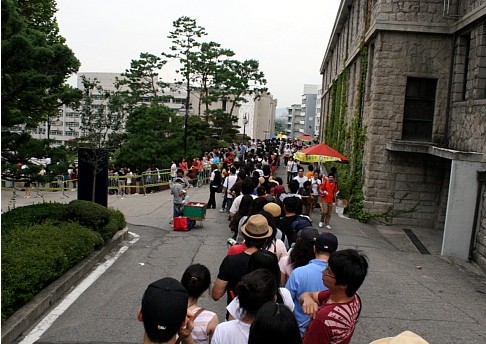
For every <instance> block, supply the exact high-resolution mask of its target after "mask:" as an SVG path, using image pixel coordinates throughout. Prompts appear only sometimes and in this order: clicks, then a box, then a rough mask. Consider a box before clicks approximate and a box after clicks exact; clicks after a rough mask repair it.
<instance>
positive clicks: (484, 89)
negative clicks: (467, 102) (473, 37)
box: [475, 25, 486, 99]
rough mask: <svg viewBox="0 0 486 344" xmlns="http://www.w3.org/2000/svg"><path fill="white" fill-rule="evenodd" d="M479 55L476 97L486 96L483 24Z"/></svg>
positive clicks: (485, 44) (480, 30)
mask: <svg viewBox="0 0 486 344" xmlns="http://www.w3.org/2000/svg"><path fill="white" fill-rule="evenodd" d="M477 42H478V43H477V45H476V46H477V48H476V49H477V52H478V53H477V55H478V61H479V63H478V69H479V70H478V76H477V82H476V87H475V89H476V97H475V98H476V99H485V98H486V51H485V49H484V47H485V46H486V25H481V26H480V28H479V30H478V38H477Z"/></svg>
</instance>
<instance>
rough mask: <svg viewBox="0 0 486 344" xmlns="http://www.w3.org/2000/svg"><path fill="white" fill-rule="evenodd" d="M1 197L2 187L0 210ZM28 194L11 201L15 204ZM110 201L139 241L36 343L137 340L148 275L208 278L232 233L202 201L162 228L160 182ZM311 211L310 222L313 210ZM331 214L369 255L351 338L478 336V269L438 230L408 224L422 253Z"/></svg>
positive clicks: (449, 339) (342, 234)
mask: <svg viewBox="0 0 486 344" xmlns="http://www.w3.org/2000/svg"><path fill="white" fill-rule="evenodd" d="M68 195H70V196H71V198H69V199H68V198H62V197H59V196H58V198H59V199H61V200H64V201H69V200H71V199H72V198H73V197H75V193H71V194H68ZM190 195H191V201H200V202H205V201H207V198H208V190H207V187H202V188H199V189H192V190H190ZM48 196H49V197H51V196H52V195H46V196H45V198H46V199H47V198H48ZM52 197H53V198H54V196H52ZM8 199H9V196H8V194H6V193H2V210H3V209H4V204H5V202H6V201H7V203H8ZM34 201H36V200H35V199H33V198H30V199H18V200H17V202H18V205H21V203H22V202H34ZM218 202H220V200H218ZM109 205H110V206H112V207H115V208H118V209H120V210H121V211H123V212H124V213H125V215H126V217H127V220H128V223H129V226H128V227H129V230H130V232H132V233H135V234H136V235H137V236H139V238H138V241H136V242H135V243H132V244H130V243H128V242H125V243H124V244H125V245H126V246H128V249H127V250H126V252H125V253H123V254H122V255H121V256H120V258H119V259H117V260H116V262H115V263H114V264H113V265H112V266H111V267H110V268H109V269H108V270H107V271H106V272H105V273H104V274H103V275H102V276H101V277H100V278H99V279H98V280H96V282H94V283H93V285H92V286H91V287H90V288H88V289H87V290H86V291H85V292H84V293H83V294H82V295H81V296H80V297H79V299H77V301H75V302H74V303H73V304H72V305H71V306H70V307H69V308H68V309H67V310H66V312H64V313H63V314H62V316H61V317H59V318H58V319H57V320H56V321H55V322H54V323H53V325H52V326H51V327H50V328H49V329H48V330H47V331H46V332H45V333H44V334H43V335H42V337H41V338H40V340H39V341H38V342H39V343H140V342H141V341H142V337H143V326H142V324H141V323H139V322H138V321H137V320H136V311H137V309H138V307H139V305H140V300H141V296H142V294H143V291H144V289H145V287H146V286H147V285H148V284H149V283H150V282H152V281H154V280H156V279H158V278H161V277H163V276H172V277H175V278H180V277H181V275H182V272H183V271H184V269H185V268H186V267H187V266H188V265H189V264H191V263H194V262H199V263H202V264H205V265H206V266H208V268H209V269H210V271H211V274H212V278H213V280H214V278H215V277H216V275H217V271H218V267H219V264H220V262H221V260H222V259H223V257H224V255H225V252H226V244H225V243H226V239H227V238H228V237H229V235H230V232H229V229H228V227H227V224H228V221H227V219H226V216H225V215H224V214H221V213H219V212H218V211H217V210H208V211H207V216H206V219H205V221H204V222H203V223H204V227H203V228H198V229H195V230H193V231H191V232H187V233H185V232H173V231H171V229H170V226H169V219H170V214H171V212H172V204H171V198H170V195H169V192H168V191H164V192H159V193H154V194H149V195H147V196H143V195H130V196H126V197H124V198H123V199H121V198H120V197H118V196H110V198H109ZM218 205H220V204H218ZM313 218H314V222H315V223H316V222H317V221H318V214H317V211H316V213H314V215H313ZM331 221H332V225H333V227H334V229H333V232H334V233H335V234H336V235H337V236H338V238H339V246H340V248H350V247H352V248H357V249H360V250H363V251H364V252H365V253H366V254H367V255H368V257H369V259H370V271H369V275H368V277H367V279H366V280H365V283H364V285H363V287H362V288H361V290H360V295H361V298H362V300H363V305H364V307H363V311H362V314H361V319H360V321H359V323H358V325H357V328H356V331H355V335H354V337H353V340H352V343H369V342H370V341H371V340H373V339H376V338H380V337H384V336H392V335H396V334H398V333H400V332H401V331H404V330H407V329H408V330H412V331H414V332H417V333H419V334H420V335H422V336H423V337H424V338H426V339H427V340H428V341H429V342H430V343H478V344H479V343H481V344H483V343H485V342H486V317H485V310H486V294H485V293H486V279H485V275H484V273H482V272H481V271H480V270H478V269H477V268H476V267H475V266H474V265H472V264H469V263H461V264H459V262H454V261H451V260H449V259H447V258H445V257H441V256H439V255H438V254H439V252H440V245H441V234H442V233H441V232H440V231H431V230H425V229H414V232H415V233H416V234H417V236H418V238H419V240H420V241H421V242H422V243H423V244H424V245H425V247H426V248H427V249H428V250H429V251H430V252H431V253H432V254H430V255H423V254H420V253H419V252H418V250H417V249H416V248H415V246H414V245H413V244H412V242H411V241H410V240H409V239H408V237H407V236H406V235H405V233H404V231H403V228H401V227H393V226H378V225H366V224H361V223H359V222H357V221H355V220H352V219H345V218H339V217H337V216H333V218H332V220H331ZM115 253H116V252H114V253H113V254H115ZM201 301H202V302H201V303H202V304H203V306H205V307H206V308H208V309H211V310H214V311H216V312H217V313H218V314H219V316H220V320H221V319H223V316H224V313H225V312H224V306H225V305H224V301H219V302H214V301H212V299H210V296H209V293H208V294H206V295H204V297H203V298H202V300H201Z"/></svg>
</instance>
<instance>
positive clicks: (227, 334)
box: [211, 320, 251, 344]
mask: <svg viewBox="0 0 486 344" xmlns="http://www.w3.org/2000/svg"><path fill="white" fill-rule="evenodd" d="M250 326H251V324H247V323H244V322H242V321H240V320H230V321H226V322H222V323H219V324H218V326H216V329H215V330H214V334H213V338H211V344H247V343H248V337H249V335H250Z"/></svg>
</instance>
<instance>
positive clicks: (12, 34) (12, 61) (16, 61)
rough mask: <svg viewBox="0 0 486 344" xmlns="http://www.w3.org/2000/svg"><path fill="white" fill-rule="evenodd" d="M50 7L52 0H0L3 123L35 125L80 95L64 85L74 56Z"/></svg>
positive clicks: (75, 67)
mask: <svg viewBox="0 0 486 344" xmlns="http://www.w3.org/2000/svg"><path fill="white" fill-rule="evenodd" d="M37 10H38V12H37ZM54 12H55V3H54V1H49V0H43V1H40V0H38V1H27V0H25V1H14V0H2V93H1V94H2V128H6V127H7V128H8V127H12V126H14V125H24V124H25V125H26V127H27V128H33V127H36V126H37V125H38V124H39V123H40V122H42V121H46V120H48V118H49V117H51V116H57V114H58V108H59V106H60V105H61V104H69V103H71V102H72V101H73V100H75V99H77V98H78V97H79V92H77V91H76V90H74V89H73V88H72V87H70V86H68V85H66V84H65V82H66V80H67V78H68V77H69V75H71V74H73V73H76V72H77V70H78V68H79V61H78V60H77V59H76V58H75V56H74V54H73V52H72V51H71V49H69V47H67V46H66V45H65V44H64V38H62V37H61V36H59V35H58V34H57V23H56V21H55V18H54V17H53V15H54Z"/></svg>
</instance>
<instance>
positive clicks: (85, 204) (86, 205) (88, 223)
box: [69, 200, 110, 232]
mask: <svg viewBox="0 0 486 344" xmlns="http://www.w3.org/2000/svg"><path fill="white" fill-rule="evenodd" d="M69 210H70V216H71V219H72V220H73V221H75V222H78V223H80V224H81V225H82V226H85V227H88V228H90V229H92V230H94V231H97V232H100V231H102V230H103V228H104V227H105V226H106V225H107V224H108V222H109V221H110V212H109V211H108V209H107V208H106V207H103V206H102V205H99V204H97V203H94V202H90V201H80V200H74V201H71V202H70V203H69Z"/></svg>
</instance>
